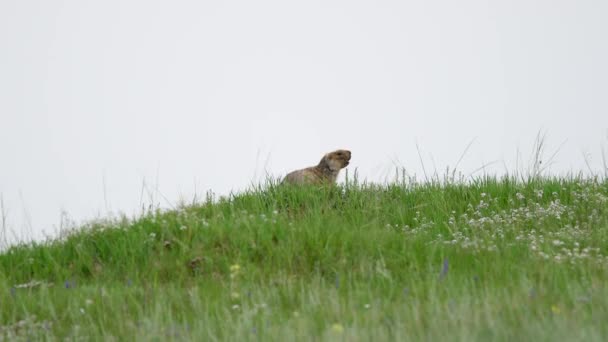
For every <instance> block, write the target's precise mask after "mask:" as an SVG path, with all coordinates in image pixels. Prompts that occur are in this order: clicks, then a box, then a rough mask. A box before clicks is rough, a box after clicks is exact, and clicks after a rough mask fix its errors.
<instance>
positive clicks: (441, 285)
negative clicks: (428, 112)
mask: <svg viewBox="0 0 608 342" xmlns="http://www.w3.org/2000/svg"><path fill="white" fill-rule="evenodd" d="M607 233H608V182H606V181H604V180H598V179H580V178H569V179H565V178H561V179H559V178H533V179H530V180H527V181H525V182H524V181H520V180H515V179H513V178H501V179H495V178H491V177H488V178H479V179H477V180H473V181H470V182H424V183H419V182H415V181H408V182H399V183H397V184H391V185H385V186H379V185H372V184H356V183H355V184H353V183H349V184H346V185H344V186H337V187H333V188H315V187H308V188H294V187H281V186H276V185H272V184H269V185H266V186H261V187H254V188H252V189H251V190H249V191H246V192H244V193H239V194H234V195H231V196H229V197H226V198H220V199H217V200H215V199H211V198H208V199H207V200H206V201H205V202H204V203H199V204H195V205H189V206H183V207H181V208H179V209H178V210H173V211H161V210H155V211H153V212H148V213H146V214H145V215H143V216H142V217H141V218H138V219H136V220H128V219H122V220H113V221H108V222H93V223H90V224H88V225H87V226H85V227H80V229H77V230H74V231H72V232H71V233H70V234H68V235H66V236H64V237H63V238H61V239H59V240H55V241H48V242H45V243H41V244H35V243H31V244H27V245H19V246H13V247H11V248H10V249H8V250H7V251H5V252H4V253H3V254H1V255H0V340H2V339H4V340H11V341H12V340H20V339H21V340H26V339H47V340H63V339H70V340H71V339H84V340H146V341H147V340H158V341H165V340H209V341H214V340H222V341H224V340H228V341H248V340H262V341H268V340H277V341H283V340H285V341H289V340H330V341H331V340H335V341H367V340H374V341H376V340H378V341H381V340H399V341H410V340H411V341H421V340H429V341H437V340H445V341H452V340H454V341H476V340H477V341H493V340H495V341H513V340H534V341H550V340H560V341H564V340H585V341H594V340H595V341H602V340H606V338H607V337H608V325H606V324H605V322H606V321H608V285H606V279H607V275H608V268H607V266H608V258H607V256H608V236H607Z"/></svg>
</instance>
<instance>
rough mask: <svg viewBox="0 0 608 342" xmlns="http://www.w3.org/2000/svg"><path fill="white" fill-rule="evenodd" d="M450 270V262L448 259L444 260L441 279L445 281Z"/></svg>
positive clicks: (440, 274)
mask: <svg viewBox="0 0 608 342" xmlns="http://www.w3.org/2000/svg"><path fill="white" fill-rule="evenodd" d="M449 270H450V264H449V262H448V258H445V259H443V266H442V267H441V273H439V279H440V280H441V279H443V278H445V277H446V276H447V275H448V271H449Z"/></svg>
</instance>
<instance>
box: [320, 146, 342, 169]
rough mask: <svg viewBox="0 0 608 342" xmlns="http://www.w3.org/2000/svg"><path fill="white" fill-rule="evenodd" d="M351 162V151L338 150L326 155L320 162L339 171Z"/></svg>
mask: <svg viewBox="0 0 608 342" xmlns="http://www.w3.org/2000/svg"><path fill="white" fill-rule="evenodd" d="M349 162H350V151H348V150H336V151H333V152H329V153H328V154H326V155H324V156H323V159H321V162H320V163H319V164H324V165H327V167H328V168H329V169H330V170H332V171H339V170H340V169H342V168H344V167H346V166H348V163H349Z"/></svg>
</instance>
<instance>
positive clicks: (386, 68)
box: [0, 0, 608, 239]
mask: <svg viewBox="0 0 608 342" xmlns="http://www.w3.org/2000/svg"><path fill="white" fill-rule="evenodd" d="M606 18H608V1H605V0H597V1H592V0H578V1H564V0H545V1H537V0H510V1H481V0H480V1H470V0H461V1H436V0H435V1H433V0H415V1H380V0H373V1H352V0H350V1H328V0H325V1H314V0H308V1H265V0H258V1H184V0H173V1H150V0H146V1H115V0H111V1H110V0H105V1H85V0H64V1H59V0H56V1H48V0H40V1H32V0H0V49H1V50H0V193H1V194H2V197H3V200H4V206H5V212H6V213H7V215H6V218H7V223H8V225H9V228H10V230H12V231H14V232H15V233H16V234H17V235H19V236H21V237H22V238H23V237H34V238H40V237H41V236H42V232H43V231H45V232H46V233H47V234H51V233H52V232H53V231H55V229H56V228H54V227H56V226H57V225H58V223H59V218H60V213H61V211H62V210H65V211H67V212H68V213H69V215H70V217H71V218H73V219H75V220H77V221H80V220H82V219H90V218H95V217H97V216H100V217H104V216H105V215H107V213H108V212H114V213H116V212H126V213H128V214H131V213H133V212H134V211H136V208H138V206H139V205H140V195H141V190H142V183H143V182H144V181H145V182H146V183H147V184H148V187H150V188H154V187H155V184H158V189H159V192H160V193H162V195H163V196H164V197H166V198H167V200H168V201H169V202H173V203H174V202H176V201H177V200H178V199H179V198H180V197H181V198H186V199H191V198H192V196H193V193H194V192H195V190H196V191H197V192H198V193H199V194H201V195H202V194H204V193H205V191H206V190H208V189H212V190H213V191H214V192H216V193H218V194H226V193H228V192H229V191H230V190H237V191H238V190H239V189H243V188H245V187H247V186H248V185H249V184H250V183H251V182H252V181H255V180H256V179H257V178H259V177H260V176H261V175H263V174H264V169H266V170H267V171H268V172H269V173H270V174H272V175H274V176H280V175H282V174H284V173H285V172H286V171H289V170H291V169H295V168H300V167H305V166H309V165H312V164H316V163H317V162H318V160H319V159H320V158H321V156H322V155H323V153H325V152H328V151H331V150H334V149H336V148H347V149H350V150H351V151H352V152H353V160H352V162H351V166H349V169H350V170H351V171H352V170H354V168H357V169H358V171H359V174H360V176H361V177H362V178H367V179H368V180H372V181H382V180H385V179H386V178H387V177H392V175H393V172H394V168H395V165H399V166H403V167H405V168H406V169H407V170H408V172H409V173H410V174H414V173H416V174H418V175H421V172H422V171H421V163H420V161H419V158H418V152H417V149H416V144H418V145H419V146H420V149H421V152H422V155H423V158H424V161H425V166H426V168H427V171H428V170H429V169H433V168H436V169H437V170H438V172H440V173H443V170H444V169H445V166H446V165H451V166H454V165H455V164H456V161H457V160H458V158H459V157H460V155H461V153H462V152H463V151H464V149H465V147H466V146H467V144H468V143H469V142H470V141H471V140H473V139H475V140H474V143H473V145H472V146H471V149H470V150H469V151H468V153H467V155H466V156H465V158H464V160H463V161H462V162H461V164H460V165H459V168H460V169H461V171H463V172H464V173H467V172H471V171H473V170H475V169H477V168H479V167H480V166H481V165H483V164H485V163H488V162H492V161H498V163H496V164H494V165H492V166H490V167H488V172H497V173H500V172H504V170H505V167H506V168H507V169H509V170H514V169H515V167H516V162H515V159H516V155H517V151H518V149H519V151H520V154H521V155H522V158H523V160H524V161H527V158H528V156H529V154H530V149H531V148H532V145H533V142H534V138H535V136H536V133H537V132H538V131H539V130H543V131H544V132H546V133H547V137H548V138H547V144H548V153H549V154H550V152H552V151H553V150H555V149H557V148H558V147H559V146H560V145H561V144H562V143H564V142H565V143H564V145H563V146H562V147H561V148H560V151H559V153H558V155H557V156H556V158H555V159H554V164H553V167H552V169H551V170H552V172H554V173H558V172H567V171H572V170H575V171H578V170H586V169H587V166H586V165H585V158H584V157H583V155H585V154H587V155H588V156H589V157H588V159H589V162H590V166H591V168H592V169H593V170H595V171H597V170H601V169H602V158H601V156H602V153H601V148H602V147H604V148H605V149H606V148H608V136H607V134H608V132H607V130H608V63H607V62H606V61H608V20H606ZM606 154H607V156H608V150H607V151H606ZM433 165H434V166H433ZM598 172H599V171H598ZM256 177H257V178H256ZM104 184H105V186H104ZM104 189H105V191H104ZM104 193H105V195H104ZM144 197H146V198H147V195H146V196H144ZM146 198H145V199H146ZM156 199H157V201H158V202H160V203H161V205H162V206H164V207H166V206H167V203H166V201H165V200H163V199H161V198H160V197H159V196H158V195H156ZM10 238H11V237H10V236H9V239H10Z"/></svg>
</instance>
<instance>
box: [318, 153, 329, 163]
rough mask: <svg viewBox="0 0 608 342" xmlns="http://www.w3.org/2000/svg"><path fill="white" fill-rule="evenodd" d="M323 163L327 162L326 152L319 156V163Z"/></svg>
mask: <svg viewBox="0 0 608 342" xmlns="http://www.w3.org/2000/svg"><path fill="white" fill-rule="evenodd" d="M323 163H327V154H325V155H324V156H323V158H321V161H320V162H319V164H323Z"/></svg>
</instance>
